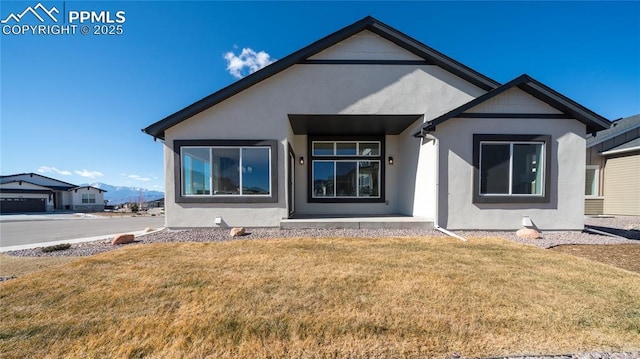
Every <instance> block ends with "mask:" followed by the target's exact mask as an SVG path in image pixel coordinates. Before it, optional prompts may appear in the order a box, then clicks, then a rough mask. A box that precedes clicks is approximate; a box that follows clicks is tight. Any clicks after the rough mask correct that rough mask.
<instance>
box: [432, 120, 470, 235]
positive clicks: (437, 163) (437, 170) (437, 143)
mask: <svg viewBox="0 0 640 359" xmlns="http://www.w3.org/2000/svg"><path fill="white" fill-rule="evenodd" d="M422 138H423V140H431V141H433V144H434V145H435V152H436V156H435V157H436V158H435V161H434V163H435V166H434V167H435V169H434V171H433V172H434V173H435V176H436V177H435V178H436V186H435V190H436V193H435V196H434V197H435V201H436V211H435V213H434V216H433V226H434V228H435V229H436V230H437V231H440V232H442V233H444V234H446V235H447V236H449V237H453V238H457V239H459V240H461V241H463V242H466V241H467V240H466V239H465V238H463V237H460V236H459V235H457V234H455V233H453V232H451V231H449V230H447V229H446V228H442V227H440V225H439V224H438V211H439V210H440V141H439V140H438V139H437V138H436V137H435V136H434V135H432V134H430V133H425V134H424V135H423V136H422Z"/></svg>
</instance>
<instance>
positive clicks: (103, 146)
mask: <svg viewBox="0 0 640 359" xmlns="http://www.w3.org/2000/svg"><path fill="white" fill-rule="evenodd" d="M41 3H42V5H44V7H45V8H46V9H51V8H52V7H56V8H57V9H59V10H60V14H58V16H59V17H62V16H63V15H62V14H65V15H64V16H65V19H64V20H65V21H67V25H69V24H71V23H69V19H67V17H70V11H75V12H76V14H80V12H81V11H88V12H90V11H94V12H95V13H100V12H109V13H110V20H115V19H117V18H116V13H117V12H118V11H124V13H123V14H121V15H123V17H124V22H122V23H120V24H117V23H114V24H112V25H114V26H115V25H121V28H122V34H120V35H95V34H93V33H89V34H87V35H83V34H81V33H80V26H81V25H83V24H88V25H89V26H90V30H91V32H93V31H94V26H93V25H95V23H94V24H91V23H90V22H88V21H89V20H88V21H87V22H84V23H82V24H81V23H79V22H78V20H75V22H73V23H74V24H76V25H77V26H78V28H77V29H76V31H77V33H76V34H70V35H42V34H36V35H31V34H30V33H27V34H25V35H22V34H20V35H16V34H8V35H7V34H5V33H4V31H5V30H4V29H3V33H2V34H1V35H0V60H1V65H0V70H1V73H0V76H1V77H0V79H1V89H0V91H1V92H0V101H1V102H0V108H1V112H0V116H1V118H0V173H1V174H3V175H6V174H11V173H18V172H40V173H42V174H44V175H47V176H51V177H54V178H58V179H61V180H64V181H67V182H72V183H78V184H79V183H86V182H97V181H99V182H105V183H108V184H112V185H126V186H138V187H144V188H149V189H160V190H162V189H164V180H163V152H162V145H161V144H160V143H159V142H154V141H153V139H152V138H151V137H149V136H148V135H145V134H143V133H142V132H141V131H140V129H141V128H144V127H146V126H148V125H150V124H152V123H154V122H156V121H158V120H161V119H162V118H164V117H166V116H168V115H170V114H172V113H174V112H176V111H178V110H180V109H182V108H183V107H185V106H187V105H189V104H191V103H193V102H194V101H197V100H199V99H200V98H202V97H205V96H207V95H209V94H210V93H212V92H215V91H217V90H219V89H221V88H223V87H225V86H227V85H229V84H230V83H232V82H234V81H236V79H237V77H236V76H234V75H233V74H232V73H231V72H233V71H234V70H235V71H236V75H238V73H237V72H238V71H239V72H240V75H242V74H246V73H247V72H248V71H249V70H248V68H247V67H246V65H248V64H249V61H254V62H256V66H258V67H259V65H260V63H261V60H262V63H268V61H269V60H273V59H279V58H282V57H284V56H286V55H288V54H290V53H292V52H294V51H296V50H298V49H300V48H302V47H304V46H306V45H308V44H310V43H312V42H314V41H316V40H318V39H319V38H321V37H323V36H326V35H328V34H330V33H332V32H334V31H336V30H339V29H340V28H342V27H344V26H347V25H349V24H351V23H353V22H355V21H357V20H359V19H361V18H363V17H365V16H367V15H371V16H373V17H376V18H377V19H379V20H380V21H383V22H385V23H387V24H388V25H390V26H392V27H394V28H396V29H398V30H400V31H402V32H404V33H406V34H407V35H409V36H411V37H413V38H415V39H417V40H419V41H421V42H423V43H425V44H426V45H428V46H431V47H433V48H435V49H436V50H438V51H440V52H442V53H444V54H446V55H448V56H450V57H452V58H454V59H456V60H457V61H460V62H462V63H463V64H465V65H467V66H469V67H471V68H473V69H475V70H477V71H479V72H481V73H483V74H485V75H487V76H489V77H491V78H493V79H495V80H497V81H499V82H502V83H504V82H507V81H509V80H511V79H513V78H515V77H517V76H518V75H520V74H523V73H527V74H529V75H531V76H532V77H534V78H536V79H537V80H539V81H541V82H543V83H545V84H546V85H548V86H550V87H552V88H554V89H555V90H557V91H559V92H560V93H562V94H564V95H566V96H568V97H569V98H571V99H573V100H575V101H577V102H579V103H581V104H582V105H584V106H586V107H588V108H590V109H591V110H593V111H595V112H597V113H599V114H601V115H603V116H605V117H607V118H609V119H611V120H614V119H618V118H620V117H626V116H631V115H634V114H638V113H640V2H393V3H388V2H205V1H197V2H172V1H137V2H117V1H112V2H94V1H91V2H87V1H84V2H82V1H66V2H63V1H41ZM37 4H38V1H37V0H35V1H20V2H15V1H14V2H11V1H2V2H1V3H0V17H1V18H2V20H4V19H6V18H7V17H8V16H9V15H10V14H11V13H21V12H23V11H24V10H25V9H26V8H27V7H28V6H36V5H37ZM29 16H31V15H30V14H27V15H25V17H24V18H23V19H22V23H21V24H24V23H30V24H40V22H39V21H38V20H36V19H35V18H34V17H31V18H29ZM45 20H46V24H53V23H52V22H51V21H50V20H48V19H45ZM100 20H101V21H103V22H105V19H104V18H102V19H100ZM12 21H13V20H10V21H9V22H7V23H6V24H2V25H7V24H9V25H15V22H12ZM14 30H15V29H14ZM107 30H108V29H107ZM6 31H7V32H11V31H13V30H12V28H8V30H6ZM16 31H17V30H16ZM243 49H252V51H253V52H251V51H248V50H247V51H245V55H248V56H247V57H243V58H240V55H241V53H242V50H243ZM229 52H231V53H232V55H227V58H225V54H228V53H229ZM261 52H262V53H261ZM254 55H255V56H254ZM230 59H231V60H233V59H235V63H237V64H239V65H241V66H240V67H235V68H234V67H233V66H232V68H230V69H229V68H228V66H229V63H228V61H229V60H230ZM260 59H261V60H260ZM242 60H245V62H242ZM242 66H245V67H242Z"/></svg>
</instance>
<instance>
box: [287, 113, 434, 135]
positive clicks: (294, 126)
mask: <svg viewBox="0 0 640 359" xmlns="http://www.w3.org/2000/svg"><path fill="white" fill-rule="evenodd" d="M422 116H423V115H421V114H415V115H304V114H289V115H288V117H289V124H290V125H291V130H292V131H293V133H294V134H296V135H306V134H310V135H326V136H333V135H335V136H345V135H351V136H382V135H399V134H400V133H402V132H403V131H404V130H406V129H407V128H408V127H409V126H411V125H412V124H413V123H415V122H416V121H417V120H418V119H420V118H421V117H422ZM354 138H357V137H354Z"/></svg>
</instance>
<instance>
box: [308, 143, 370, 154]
mask: <svg viewBox="0 0 640 359" xmlns="http://www.w3.org/2000/svg"><path fill="white" fill-rule="evenodd" d="M329 143H331V144H332V145H333V153H332V154H330V155H320V154H316V153H315V147H316V146H315V145H316V144H329ZM339 143H355V144H356V153H355V154H354V155H341V154H338V144H339ZM363 143H375V144H377V145H378V154H377V155H361V154H360V146H361V144H363ZM380 147H381V146H380V141H313V144H312V147H311V148H312V156H313V157H380Z"/></svg>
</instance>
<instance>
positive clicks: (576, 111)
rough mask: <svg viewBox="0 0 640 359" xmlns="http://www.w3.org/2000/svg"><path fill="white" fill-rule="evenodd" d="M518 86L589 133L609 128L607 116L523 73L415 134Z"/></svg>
mask: <svg viewBox="0 0 640 359" xmlns="http://www.w3.org/2000/svg"><path fill="white" fill-rule="evenodd" d="M514 87H517V88H519V89H520V90H522V91H525V92H527V93H528V94H530V95H532V96H534V97H536V98H537V99H539V100H541V101H543V102H545V103H547V104H549V105H551V106H552V107H554V108H556V109H558V110H560V111H562V112H563V113H565V114H567V115H568V116H571V117H572V118H575V119H576V120H578V121H580V122H582V123H584V124H585V125H586V126H587V133H593V132H596V131H600V130H604V129H607V128H609V126H610V124H611V122H610V121H609V120H607V119H606V118H604V117H602V116H600V115H598V114H596V113H595V112H593V111H591V110H589V109H587V108H586V107H584V106H582V105H580V104H578V103H577V102H575V101H573V100H571V99H569V98H568V97H566V96H564V95H562V94H560V93H558V92H556V91H555V90H553V89H551V88H550V87H548V86H546V85H544V84H542V83H540V82H538V81H537V80H535V79H533V78H532V77H530V76H529V75H526V74H523V75H520V76H518V77H517V78H515V79H513V80H511V81H509V82H507V83H505V84H504V85H502V86H500V87H498V88H496V89H494V90H492V91H489V92H487V93H485V94H484V95H482V96H479V97H477V98H475V99H473V100H471V101H469V102H467V103H465V104H463V105H462V106H460V107H458V108H455V109H453V110H451V111H449V112H447V113H446V114H444V115H442V116H439V117H437V118H435V119H433V120H431V121H428V122H425V123H424V124H422V125H421V126H420V127H418V129H417V130H416V131H414V133H413V136H415V137H421V136H420V134H421V133H422V132H423V130H424V129H426V128H427V127H429V128H431V129H432V130H433V129H435V126H437V125H439V124H441V123H443V122H445V121H447V120H449V119H451V118H454V117H456V116H458V115H460V114H462V113H464V112H465V111H467V110H469V109H471V108H473V107H475V106H477V105H479V104H481V103H483V102H485V101H487V100H489V99H491V98H493V97H496V96H498V95H499V94H501V93H503V92H505V91H507V90H509V89H511V88H514Z"/></svg>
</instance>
